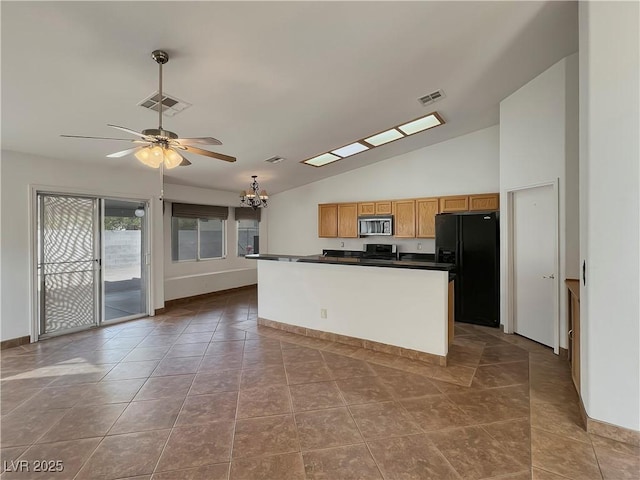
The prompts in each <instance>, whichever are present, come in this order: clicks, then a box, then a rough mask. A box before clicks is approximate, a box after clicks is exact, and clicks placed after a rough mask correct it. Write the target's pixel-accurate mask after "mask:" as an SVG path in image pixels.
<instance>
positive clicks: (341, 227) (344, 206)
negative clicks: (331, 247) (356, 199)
mask: <svg viewBox="0 0 640 480" xmlns="http://www.w3.org/2000/svg"><path fill="white" fill-rule="evenodd" d="M338 237H339V238H357V237H358V204H357V203H339V204H338Z"/></svg>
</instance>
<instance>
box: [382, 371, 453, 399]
mask: <svg viewBox="0 0 640 480" xmlns="http://www.w3.org/2000/svg"><path fill="white" fill-rule="evenodd" d="M379 378H380V380H382V383H384V384H385V385H386V387H387V389H388V390H389V391H390V392H391V394H392V395H393V396H394V398H395V399H396V400H402V399H405V398H415V397H424V396H426V395H439V394H440V393H441V392H440V390H438V388H437V387H436V386H435V385H434V383H433V382H432V381H431V380H429V379H428V378H425V377H422V376H420V375H414V374H411V373H403V372H399V374H398V375H380V377H379Z"/></svg>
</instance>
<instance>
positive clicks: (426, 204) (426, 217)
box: [416, 198, 439, 238]
mask: <svg viewBox="0 0 640 480" xmlns="http://www.w3.org/2000/svg"><path fill="white" fill-rule="evenodd" d="M438 211H439V210H438V199H437V198H419V199H418V200H416V217H417V223H418V225H417V231H416V237H419V238H436V214H437V213H438Z"/></svg>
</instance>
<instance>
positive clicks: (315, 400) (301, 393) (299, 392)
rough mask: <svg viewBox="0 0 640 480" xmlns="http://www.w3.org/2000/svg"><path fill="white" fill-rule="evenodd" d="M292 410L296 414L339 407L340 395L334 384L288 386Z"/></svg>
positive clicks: (319, 383) (341, 404) (320, 383)
mask: <svg viewBox="0 0 640 480" xmlns="http://www.w3.org/2000/svg"><path fill="white" fill-rule="evenodd" d="M289 391H290V392H291V399H292V401H293V409H294V411H296V412H302V411H305V410H318V409H322V408H331V407H341V406H343V405H344V401H343V400H342V395H341V394H340V390H339V389H338V386H337V385H336V383H335V382H318V383H305V384H302V385H290V386H289Z"/></svg>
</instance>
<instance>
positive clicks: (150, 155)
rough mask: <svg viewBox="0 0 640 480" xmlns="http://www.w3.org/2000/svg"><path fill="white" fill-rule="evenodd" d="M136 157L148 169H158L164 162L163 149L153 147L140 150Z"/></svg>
mask: <svg viewBox="0 0 640 480" xmlns="http://www.w3.org/2000/svg"><path fill="white" fill-rule="evenodd" d="M158 151H159V152H158ZM135 157H136V158H137V159H138V160H139V161H140V162H141V163H143V164H144V165H146V166H148V167H151V168H158V167H159V166H160V164H161V163H162V160H163V158H162V157H163V155H162V148H160V147H152V146H149V147H145V148H142V149H140V150H138V151H137V152H136V154H135Z"/></svg>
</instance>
